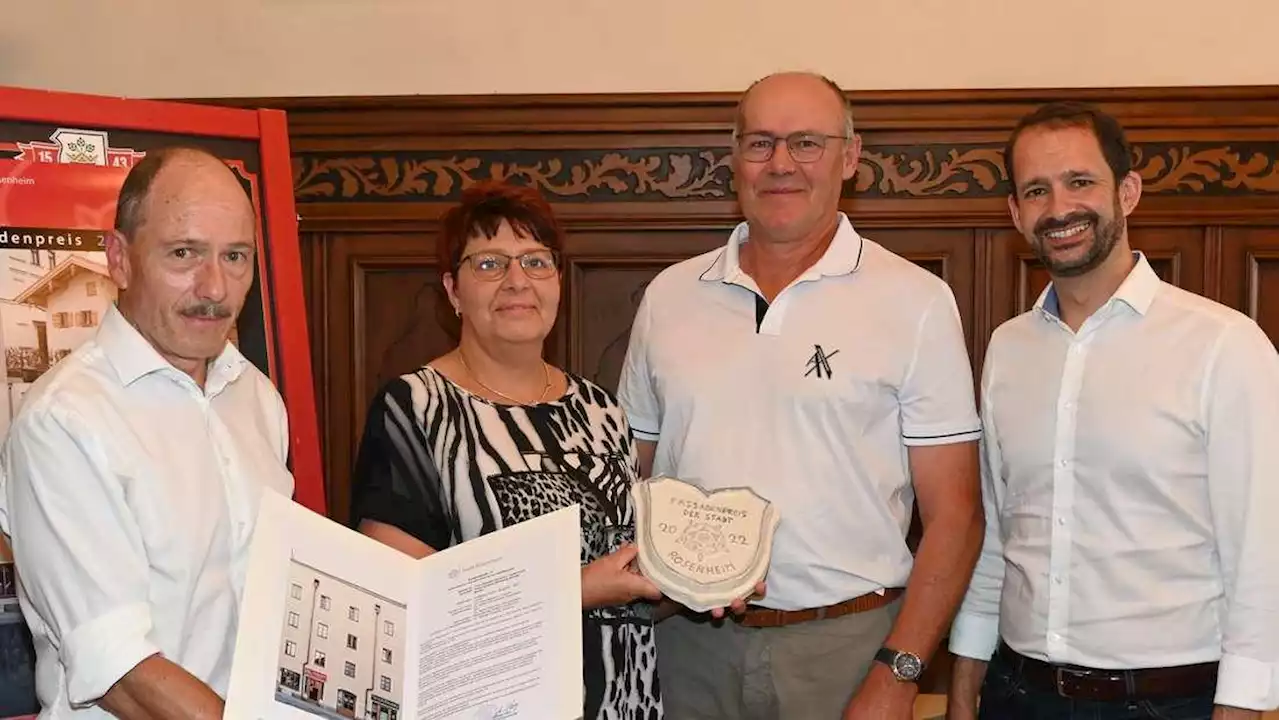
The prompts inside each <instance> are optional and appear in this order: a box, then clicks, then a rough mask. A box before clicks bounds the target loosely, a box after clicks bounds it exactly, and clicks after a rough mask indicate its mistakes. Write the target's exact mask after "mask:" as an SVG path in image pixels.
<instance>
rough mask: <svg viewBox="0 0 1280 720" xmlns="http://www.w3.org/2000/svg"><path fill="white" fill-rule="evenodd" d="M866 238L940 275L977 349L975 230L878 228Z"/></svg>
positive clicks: (969, 341) (866, 234)
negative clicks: (954, 298) (975, 333)
mask: <svg viewBox="0 0 1280 720" xmlns="http://www.w3.org/2000/svg"><path fill="white" fill-rule="evenodd" d="M862 235H863V236H864V237H866V238H868V239H870V240H874V241H875V242H877V243H879V244H880V245H883V246H884V247H885V248H886V249H888V250H889V251H891V252H894V253H897V254H899V255H901V256H902V257H904V258H906V259H908V260H910V261H912V262H914V263H915V264H917V265H919V266H920V267H922V268H924V269H925V270H928V271H929V272H931V273H933V274H934V275H937V276H938V277H940V278H942V279H943V280H945V281H946V282H947V284H948V285H950V286H951V292H952V293H954V294H955V297H956V306H957V307H958V309H959V311H960V321H961V323H962V324H963V325H964V334H965V339H966V340H967V341H968V343H969V348H970V350H971V351H972V349H973V347H974V344H973V343H974V330H975V322H974V312H973V310H974V288H975V285H974V264H975V243H974V231H973V230H970V229H959V228H938V229H918V228H896V227H895V228H874V229H865V230H863V231H862Z"/></svg>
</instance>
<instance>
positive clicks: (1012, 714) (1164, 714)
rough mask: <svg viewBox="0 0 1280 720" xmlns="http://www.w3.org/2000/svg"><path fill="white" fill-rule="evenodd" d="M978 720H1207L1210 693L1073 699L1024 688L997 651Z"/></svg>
mask: <svg viewBox="0 0 1280 720" xmlns="http://www.w3.org/2000/svg"><path fill="white" fill-rule="evenodd" d="M980 703H981V704H980V705H979V706H978V720H1210V717H1211V716H1212V715H1213V692H1212V691H1210V692H1207V693H1203V694H1200V695H1192V696H1189V697H1180V698H1162V699H1159V700H1120V701H1116V702H1098V701H1095V700H1073V699H1071V698H1065V697H1062V696H1061V695H1058V694H1057V693H1056V692H1054V691H1052V690H1048V689H1045V690H1041V689H1039V688H1035V687H1028V686H1027V685H1026V684H1025V682H1024V681H1023V680H1022V678H1021V677H1020V676H1019V675H1018V673H1017V671H1016V670H1015V668H1014V667H1013V666H1012V665H1011V664H1010V662H1009V661H1008V660H1006V659H1005V658H1004V656H1003V655H1002V654H1001V653H999V652H997V653H996V654H995V656H994V657H992V658H991V664H990V665H988V666H987V678H986V681H985V682H984V683H983V685H982V699H981V701H980Z"/></svg>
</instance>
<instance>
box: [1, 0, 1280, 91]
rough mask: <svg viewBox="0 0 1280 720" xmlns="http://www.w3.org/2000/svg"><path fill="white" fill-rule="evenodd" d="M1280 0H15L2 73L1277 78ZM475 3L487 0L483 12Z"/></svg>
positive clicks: (318, 85)
mask: <svg viewBox="0 0 1280 720" xmlns="http://www.w3.org/2000/svg"><path fill="white" fill-rule="evenodd" d="M1277 5H1280V3H1277V1H1276V0H1217V1H1216V2H1205V1H1204V0H1075V1H1074V2H1052V3H1050V2H1046V3H1036V2H1032V3H1028V2H1024V1H1022V0H959V1H957V0H795V1H793V2H783V3H779V2H775V1H772V0H768V1H766V0H644V1H643V2H630V3H619V2H610V1H608V0H540V1H539V2H519V1H517V0H489V1H487V2H457V1H448V0H219V1H218V2H201V3H195V2H165V1H163V0H126V1H124V2H121V1H120V0H9V2H6V3H4V6H5V13H4V23H3V26H2V27H0V85H22V86H28V87H43V88H49V89H60V90H75V91H82V92H93V93H105V94H118V95H129V96H139V97H218V96H275V95H381V94H449V93H466V94H471V93H543V92H574V93H577V92H661V91H722V90H727V91H735V90H740V89H742V88H743V87H744V86H745V85H746V84H748V83H749V82H750V81H751V80H753V79H755V78H756V77H759V76H761V75H764V74H767V73H769V72H771V71H773V70H776V69H781V68H808V69H814V70H819V71H822V72H825V73H827V74H828V75H831V76H832V77H833V78H834V79H835V80H836V81H837V82H840V83H841V84H842V85H844V86H845V87H846V88H848V89H851V90H858V89H864V90H865V89H897V88H904V89H905V88H917V89H930V88H994V87H1102V86H1150V85H1235V84H1276V83H1277V81H1278V77H1280V72H1278V65H1277V26H1278V11H1277ZM482 13H484V14H487V15H489V16H488V17H484V16H482Z"/></svg>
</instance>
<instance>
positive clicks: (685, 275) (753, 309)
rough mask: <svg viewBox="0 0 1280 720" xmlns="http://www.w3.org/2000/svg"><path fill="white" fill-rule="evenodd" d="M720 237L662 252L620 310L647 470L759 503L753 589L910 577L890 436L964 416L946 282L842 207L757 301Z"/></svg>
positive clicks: (908, 442)
mask: <svg viewBox="0 0 1280 720" xmlns="http://www.w3.org/2000/svg"><path fill="white" fill-rule="evenodd" d="M748 231H749V226H748V225H747V224H746V223H742V224H741V225H739V226H738V228H737V229H736V230H735V231H734V232H733V234H732V235H731V236H730V238H729V240H728V243H727V244H726V245H725V246H724V247H723V248H720V249H717V250H715V251H712V252H709V253H706V254H704V255H701V256H698V257H695V258H693V259H691V260H686V261H684V262H681V263H678V264H676V265H674V266H672V267H670V268H667V269H666V270H664V271H663V272H662V273H660V274H659V275H658V277H657V278H655V279H654V280H653V282H652V283H650V284H649V287H648V288H647V289H646V291H645V295H644V299H643V301H642V302H641V305H640V308H639V310H638V311H637V313H636V319H635V323H634V325H633V326H632V330H631V338H630V345H629V348H628V351H627V358H626V362H625V363H624V365H623V370H622V378H621V380H620V382H619V391H618V394H619V401H620V403H621V405H622V407H623V409H624V410H625V411H626V413H627V419H628V422H629V423H630V425H631V428H632V430H633V431H634V433H635V435H636V437H637V438H639V439H641V440H649V441H655V442H656V443H657V449H656V451H655V455H654V462H653V469H654V472H655V473H656V474H668V475H671V476H674V477H677V478H680V479H682V480H686V481H689V482H692V483H695V484H697V485H699V486H701V487H703V488H706V489H708V490H716V489H720V488H729V487H736V486H743V485H746V486H750V487H751V488H752V489H754V490H755V491H756V492H757V493H759V494H760V495H762V496H764V497H765V498H767V499H768V500H769V501H770V502H772V503H774V505H775V507H776V508H777V509H778V515H779V518H780V520H779V524H778V530H777V533H776V535H775V536H774V540H773V546H772V555H771V557H770V562H769V576H768V578H767V579H766V581H767V583H768V586H769V590H768V592H767V593H766V594H765V597H764V599H763V600H761V601H760V603H759V604H760V605H762V606H765V607H771V608H777V609H780V610H795V609H800V608H812V607H822V606H826V605H830V604H833V603H837V602H842V601H844V600H848V599H850V598H853V597H857V596H859V595H864V594H867V593H873V592H880V591H882V590H883V589H884V588H890V587H903V586H905V585H906V583H907V578H908V577H909V576H910V575H911V567H912V556H911V551H910V549H909V548H908V547H907V543H906V534H907V529H908V526H909V524H910V522H911V509H912V505H913V503H914V500H915V494H914V491H913V489H912V486H911V473H910V467H909V465H908V448H909V447H911V446H919V445H942V444H948V443H960V442H973V441H976V440H977V439H978V436H979V434H980V432H981V427H980V425H979V421H978V410H977V406H976V403H975V402H974V391H973V382H972V381H971V380H964V379H963V378H972V377H973V375H972V368H971V366H970V364H969V355H968V352H967V351H966V349H965V342H964V331H963V329H962V327H961V324H960V314H959V312H958V311H957V309H956V303H955V298H954V296H953V295H952V292H951V288H950V287H949V286H948V285H947V284H946V282H944V281H943V280H942V279H941V278H939V277H937V276H936V275H933V274H932V273H930V272H929V271H927V270H925V269H923V268H921V267H919V266H918V265H916V264H914V263H912V262H910V261H908V260H906V259H905V258H902V257H900V256H898V255H895V254H894V253H892V252H890V251H889V250H887V249H885V248H884V247H882V246H880V245H878V244H877V243H875V242H874V241H872V240H870V239H868V238H864V237H862V236H861V235H860V234H859V233H858V232H857V231H856V230H854V228H853V225H852V224H851V223H850V222H849V220H848V218H847V217H844V216H843V215H842V216H841V217H840V225H839V229H838V230H837V232H836V235H835V238H834V239H833V240H832V241H831V245H830V246H829V247H828V248H827V250H826V252H825V253H824V254H823V256H822V257H821V258H820V259H819V260H818V261H817V262H816V263H815V264H814V265H813V266H812V267H810V268H809V269H807V270H806V271H805V272H804V273H802V274H801V275H800V277H798V278H796V280H795V281H794V282H793V283H791V284H790V285H788V286H787V287H786V288H784V289H783V290H782V291H781V292H780V293H779V294H778V295H777V297H775V298H774V300H773V302H772V303H769V304H768V305H767V306H766V305H765V304H764V300H763V299H762V298H760V289H759V287H758V286H757V285H756V283H755V281H754V280H753V279H752V278H751V276H749V275H747V274H746V273H745V272H743V270H742V268H741V266H740V265H739V263H738V248H739V246H740V245H741V244H742V243H743V242H745V241H747V239H748V238H747V233H748Z"/></svg>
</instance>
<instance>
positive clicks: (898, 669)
mask: <svg viewBox="0 0 1280 720" xmlns="http://www.w3.org/2000/svg"><path fill="white" fill-rule="evenodd" d="M876 660H878V661H880V662H882V663H884V664H885V665H888V666H889V669H890V670H892V671H893V676H894V677H895V678H897V679H898V680H900V681H902V682H915V681H917V680H919V679H920V676H921V675H923V674H924V661H923V660H921V659H920V656H919V655H916V654H915V653H909V652H903V651H901V650H894V649H892V648H887V647H882V648H880V650H879V651H878V652H877V653H876Z"/></svg>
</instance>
